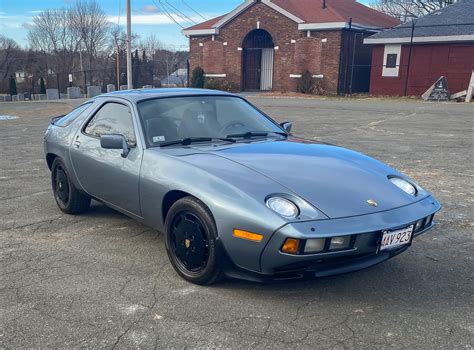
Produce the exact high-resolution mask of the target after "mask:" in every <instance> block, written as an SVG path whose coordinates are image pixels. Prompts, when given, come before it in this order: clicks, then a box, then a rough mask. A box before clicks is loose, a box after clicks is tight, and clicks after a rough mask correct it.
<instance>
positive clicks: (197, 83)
mask: <svg viewBox="0 0 474 350" xmlns="http://www.w3.org/2000/svg"><path fill="white" fill-rule="evenodd" d="M191 87H193V88H197V89H202V88H204V70H203V69H202V68H201V67H196V68H194V70H193V75H192V77H191Z"/></svg>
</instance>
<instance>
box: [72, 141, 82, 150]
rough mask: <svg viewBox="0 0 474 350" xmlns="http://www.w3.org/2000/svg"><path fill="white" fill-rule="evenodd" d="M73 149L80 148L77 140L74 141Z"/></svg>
mask: <svg viewBox="0 0 474 350" xmlns="http://www.w3.org/2000/svg"><path fill="white" fill-rule="evenodd" d="M74 147H75V148H79V147H81V141H77V140H76V141H74Z"/></svg>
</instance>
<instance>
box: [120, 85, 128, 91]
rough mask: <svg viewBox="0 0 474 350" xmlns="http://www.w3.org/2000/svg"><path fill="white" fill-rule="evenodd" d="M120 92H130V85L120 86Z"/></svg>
mask: <svg viewBox="0 0 474 350" xmlns="http://www.w3.org/2000/svg"><path fill="white" fill-rule="evenodd" d="M120 90H128V85H120Z"/></svg>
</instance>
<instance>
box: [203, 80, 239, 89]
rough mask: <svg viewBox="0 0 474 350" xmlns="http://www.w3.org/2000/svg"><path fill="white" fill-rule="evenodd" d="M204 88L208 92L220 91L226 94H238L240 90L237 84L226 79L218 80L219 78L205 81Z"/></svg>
mask: <svg viewBox="0 0 474 350" xmlns="http://www.w3.org/2000/svg"><path fill="white" fill-rule="evenodd" d="M204 87H205V88H206V89H210V90H221V91H227V92H238V91H239V90H240V86H239V84H236V83H234V82H231V81H228V80H226V79H220V78H219V79H213V78H209V79H206V82H205V84H204Z"/></svg>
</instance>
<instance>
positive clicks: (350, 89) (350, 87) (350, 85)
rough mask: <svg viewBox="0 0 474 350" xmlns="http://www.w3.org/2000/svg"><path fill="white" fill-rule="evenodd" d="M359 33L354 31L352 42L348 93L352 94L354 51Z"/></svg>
mask: <svg viewBox="0 0 474 350" xmlns="http://www.w3.org/2000/svg"><path fill="white" fill-rule="evenodd" d="M358 34H361V33H354V44H353V50H352V64H351V81H350V83H349V95H350V96H352V82H353V80H354V64H355V53H356V44H357V35H358Z"/></svg>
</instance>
